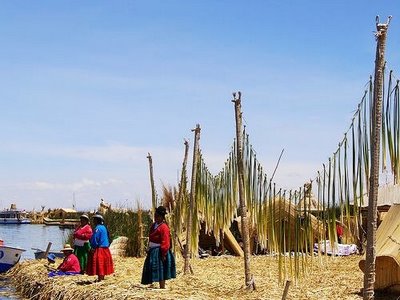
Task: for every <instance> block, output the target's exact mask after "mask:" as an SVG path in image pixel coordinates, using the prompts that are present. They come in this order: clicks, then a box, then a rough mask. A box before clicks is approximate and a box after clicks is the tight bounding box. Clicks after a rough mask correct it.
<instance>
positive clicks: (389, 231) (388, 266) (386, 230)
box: [359, 204, 400, 294]
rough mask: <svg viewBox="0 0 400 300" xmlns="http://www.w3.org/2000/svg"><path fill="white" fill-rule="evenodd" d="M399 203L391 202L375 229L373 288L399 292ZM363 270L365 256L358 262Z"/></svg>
mask: <svg viewBox="0 0 400 300" xmlns="http://www.w3.org/2000/svg"><path fill="white" fill-rule="evenodd" d="M399 215H400V204H393V205H392V206H391V207H390V209H389V211H388V213H387V215H386V216H385V219H384V220H383V221H382V223H381V225H380V226H379V228H378V230H377V231H376V275H375V289H376V290H383V289H388V288H389V289H390V290H392V291H395V292H396V293H399V294H400V218H399ZM359 267H360V269H361V270H362V271H363V272H364V270H365V258H364V259H362V260H361V261H360V263H359Z"/></svg>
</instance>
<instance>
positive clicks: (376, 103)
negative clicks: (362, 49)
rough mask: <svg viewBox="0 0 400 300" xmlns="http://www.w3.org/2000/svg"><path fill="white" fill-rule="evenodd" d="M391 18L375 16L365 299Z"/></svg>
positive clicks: (370, 292)
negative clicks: (384, 18) (384, 74)
mask: <svg viewBox="0 0 400 300" xmlns="http://www.w3.org/2000/svg"><path fill="white" fill-rule="evenodd" d="M390 19H391V17H389V19H388V21H387V23H386V24H381V23H379V17H376V33H375V36H376V39H377V46H376V58H375V77H374V99H373V109H372V118H371V119H372V126H371V172H370V180H369V194H368V219H367V222H368V223H367V250H366V260H365V270H364V291H363V299H364V300H373V299H374V286H375V260H376V249H375V247H376V219H377V202H378V186H379V158H380V145H381V139H380V138H381V127H382V98H383V68H384V64H385V48H386V33H387V29H388V26H389V22H390Z"/></svg>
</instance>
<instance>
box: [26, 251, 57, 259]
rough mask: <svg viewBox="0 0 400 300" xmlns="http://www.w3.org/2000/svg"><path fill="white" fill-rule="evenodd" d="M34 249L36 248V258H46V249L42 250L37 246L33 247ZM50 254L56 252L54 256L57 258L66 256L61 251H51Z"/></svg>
mask: <svg viewBox="0 0 400 300" xmlns="http://www.w3.org/2000/svg"><path fill="white" fill-rule="evenodd" d="M32 250H35V252H33V254H34V255H35V259H42V258H46V257H45V254H46V251H45V250H41V249H37V248H32ZM50 254H54V256H55V257H57V258H63V257H64V253H62V252H61V251H49V253H48V255H50Z"/></svg>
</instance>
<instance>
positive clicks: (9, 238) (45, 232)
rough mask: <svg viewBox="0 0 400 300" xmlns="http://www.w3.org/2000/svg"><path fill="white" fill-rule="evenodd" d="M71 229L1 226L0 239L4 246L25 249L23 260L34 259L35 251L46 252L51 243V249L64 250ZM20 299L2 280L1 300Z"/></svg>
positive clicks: (43, 226)
mask: <svg viewBox="0 0 400 300" xmlns="http://www.w3.org/2000/svg"><path fill="white" fill-rule="evenodd" d="M70 232H71V230H70V229H60V228H59V227H58V226H45V225H33V224H24V225H0V238H1V239H2V240H3V241H4V245H7V246H13V247H18V248H22V249H25V250H26V251H25V252H24V253H23V254H22V256H21V260H25V259H34V258H35V255H34V250H32V248H39V249H42V250H46V248H47V245H48V243H49V242H51V243H52V246H51V249H52V250H57V251H59V250H60V249H62V248H63V245H64V243H65V241H66V240H67V238H68V235H69V233H70ZM3 299H20V298H19V297H18V295H15V294H13V289H12V287H11V286H10V284H9V282H7V281H1V280H0V300H3Z"/></svg>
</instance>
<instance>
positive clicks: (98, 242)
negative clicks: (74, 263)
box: [86, 214, 114, 281]
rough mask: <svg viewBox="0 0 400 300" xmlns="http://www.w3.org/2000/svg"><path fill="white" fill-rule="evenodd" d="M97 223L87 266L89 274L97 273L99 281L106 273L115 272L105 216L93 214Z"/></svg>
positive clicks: (94, 221) (91, 239)
mask: <svg viewBox="0 0 400 300" xmlns="http://www.w3.org/2000/svg"><path fill="white" fill-rule="evenodd" d="M93 223H94V225H95V228H94V232H93V235H92V237H91V238H90V247H91V249H90V252H89V257H88V264H87V267H86V273H87V275H97V281H101V280H103V279H104V276H105V275H110V274H112V273H114V266H113V260H112V256H111V252H110V249H109V246H110V239H109V234H108V230H107V227H106V226H105V225H104V219H103V216H102V215H100V214H96V215H94V216H93Z"/></svg>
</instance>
